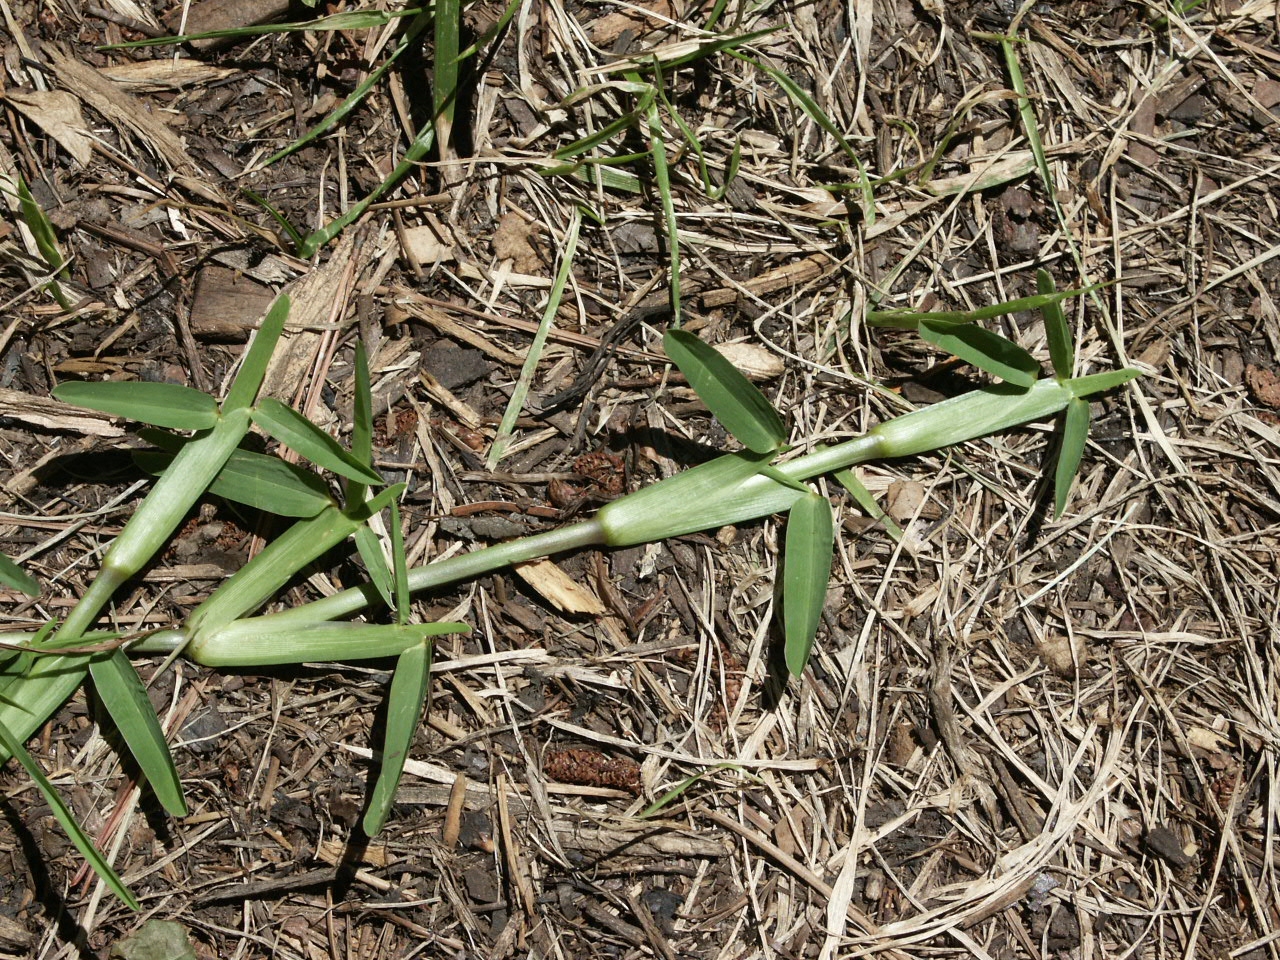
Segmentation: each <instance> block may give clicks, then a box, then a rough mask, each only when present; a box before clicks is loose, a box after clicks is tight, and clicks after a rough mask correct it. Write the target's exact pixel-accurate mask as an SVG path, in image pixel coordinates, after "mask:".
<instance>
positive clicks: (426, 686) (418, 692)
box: [363, 640, 431, 837]
mask: <svg viewBox="0 0 1280 960" xmlns="http://www.w3.org/2000/svg"><path fill="white" fill-rule="evenodd" d="M430 690H431V643H430V641H426V640H424V641H423V642H422V643H419V644H416V645H415V646H412V647H409V648H408V649H407V650H405V652H404V653H402V654H400V659H399V660H397V661H396V669H395V672H394V673H393V674H392V675H391V691H390V693H389V694H388V696H387V729H386V738H385V740H384V741H383V747H382V769H381V770H379V771H378V780H377V782H376V783H375V784H374V785H373V794H372V795H371V796H370V798H369V809H368V810H366V811H365V815H364V823H363V826H364V832H365V835H366V836H369V837H372V836H376V835H377V834H378V832H379V831H380V830H381V829H382V826H383V824H384V823H386V822H387V814H388V813H389V812H390V810H391V805H392V804H393V803H395V799H396V787H398V786H399V785H400V775H401V773H403V772H404V762H405V759H406V758H407V757H408V756H409V748H410V747H412V746H413V737H414V734H415V733H417V731H418V724H419V723H420V722H421V721H422V710H423V707H424V706H425V705H426V702H427V694H428V692H429V691H430Z"/></svg>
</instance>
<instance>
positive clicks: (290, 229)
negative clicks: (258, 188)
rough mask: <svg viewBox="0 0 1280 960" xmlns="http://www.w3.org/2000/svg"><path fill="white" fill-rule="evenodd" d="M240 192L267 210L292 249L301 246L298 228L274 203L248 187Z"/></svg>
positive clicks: (301, 241)
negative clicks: (286, 237) (291, 245)
mask: <svg viewBox="0 0 1280 960" xmlns="http://www.w3.org/2000/svg"><path fill="white" fill-rule="evenodd" d="M286 149H288V148H286ZM280 152H281V153H284V152H285V151H284V150H281V151H280ZM263 166H264V167H265V166H266V164H263ZM240 192H241V193H243V194H244V195H245V196H246V197H248V198H249V199H250V200H252V201H253V202H254V203H256V204H257V205H258V206H260V207H261V208H262V209H263V210H265V211H267V216H269V217H270V218H271V219H272V220H274V221H275V222H276V226H278V227H279V228H280V229H281V230H283V231H284V232H285V234H286V235H287V236H288V238H289V242H290V243H292V244H293V249H295V250H298V249H300V248H301V247H302V244H303V243H304V242H305V238H304V237H303V236H302V234H301V233H299V232H298V228H297V227H295V226H294V225H293V224H292V223H290V222H289V218H288V217H286V216H285V215H284V214H283V213H281V212H280V210H279V209H278V208H277V207H276V205H275V204H273V203H272V202H271V201H270V200H268V199H267V198H266V197H264V196H262V195H261V194H258V193H254V192H253V191H252V190H250V189H249V188H248V187H241V188H240Z"/></svg>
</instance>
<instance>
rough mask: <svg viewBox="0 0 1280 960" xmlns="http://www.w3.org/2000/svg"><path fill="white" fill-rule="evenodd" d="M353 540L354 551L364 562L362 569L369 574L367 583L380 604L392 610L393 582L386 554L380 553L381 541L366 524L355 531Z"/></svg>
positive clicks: (393, 603)
mask: <svg viewBox="0 0 1280 960" xmlns="http://www.w3.org/2000/svg"><path fill="white" fill-rule="evenodd" d="M355 540H356V551H357V552H358V553H359V554H360V559H361V560H363V561H364V569H365V572H366V573H367V574H369V582H370V583H372V584H373V585H374V587H375V588H376V589H377V591H378V596H379V597H381V598H382V602H383V603H385V604H386V605H387V607H388V608H389V609H394V608H395V598H394V596H393V595H392V591H393V590H394V580H393V577H392V575H391V568H390V567H389V566H387V557H386V554H384V553H383V552H382V541H381V540H379V539H378V535H377V534H376V533H374V532H373V528H372V527H370V526H369V525H368V524H367V523H366V524H362V525H361V526H360V528H359V529H357V530H356V536H355Z"/></svg>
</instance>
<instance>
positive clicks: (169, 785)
mask: <svg viewBox="0 0 1280 960" xmlns="http://www.w3.org/2000/svg"><path fill="white" fill-rule="evenodd" d="M89 673H90V674H92V676H93V683H94V686H95V687H97V690H98V698H99V699H100V700H101V701H102V705H103V706H104V707H106V709H107V713H109V714H110V715H111V720H112V722H113V723H114V724H115V725H116V729H117V730H118V731H119V732H120V736H121V737H123V738H124V742H125V743H126V744H128V747H129V752H130V753H131V754H132V755H133V758H134V760H136V761H137V762H138V766H139V767H140V768H141V769H142V772H143V774H145V775H146V778H147V782H148V783H149V784H150V785H151V790H152V792H153V793H154V794H155V795H156V799H157V800H159V801H160V803H161V805H162V806H163V807H164V808H165V810H167V811H168V812H169V813H170V814H171V815H172V816H175V817H185V816H186V815H187V802H186V800H184V799H183V797H182V781H181V780H180V779H179V778H178V771H177V768H176V767H175V766H174V764H173V757H172V755H171V754H170V753H169V747H168V746H167V744H166V743H165V739H164V731H163V730H161V729H160V722H159V721H158V720H157V719H156V712H155V709H154V708H153V707H152V706H151V700H150V698H149V697H148V696H147V691H146V688H145V687H144V686H143V685H142V679H141V678H140V677H139V676H138V672H137V671H136V670H134V669H133V664H132V663H130V662H129V658H128V656H126V655H125V653H124V651H123V650H120V649H119V648H117V649H116V650H113V651H112V652H111V654H110V655H109V656H105V657H94V658H93V659H92V660H90V661H89Z"/></svg>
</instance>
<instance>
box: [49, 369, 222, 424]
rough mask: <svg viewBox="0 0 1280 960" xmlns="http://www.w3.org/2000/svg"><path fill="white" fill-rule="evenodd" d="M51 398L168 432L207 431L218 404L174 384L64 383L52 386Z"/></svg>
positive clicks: (76, 381) (202, 395)
mask: <svg viewBox="0 0 1280 960" xmlns="http://www.w3.org/2000/svg"><path fill="white" fill-rule="evenodd" d="M53 395H54V396H55V397H56V398H57V399H59V400H61V401H62V402H63V403H71V404H75V405H76V406H77V407H88V408H89V409H91V410H98V411H100V412H102V413H109V414H111V415H112V416H115V417H126V418H128V419H130V420H137V421H138V422H140V423H149V424H152V425H153V426H157V427H167V428H169V429H170V430H208V429H209V428H210V427H212V426H213V425H214V424H215V423H217V422H218V401H216V400H214V399H213V397H211V396H209V395H208V394H207V393H201V392H200V391H199V390H192V389H191V388H190V387H183V386H180V385H179V384H176V383H125V382H122V381H103V382H99V383H84V382H81V381H78V380H68V381H67V382H66V383H60V384H58V385H57V386H56V387H54V389H53Z"/></svg>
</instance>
